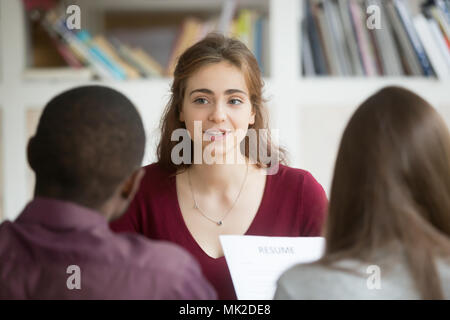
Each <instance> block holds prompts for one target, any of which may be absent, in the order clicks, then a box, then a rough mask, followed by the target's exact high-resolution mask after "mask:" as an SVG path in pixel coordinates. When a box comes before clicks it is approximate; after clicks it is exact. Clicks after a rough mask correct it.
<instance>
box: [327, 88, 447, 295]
mask: <svg viewBox="0 0 450 320" xmlns="http://www.w3.org/2000/svg"><path fill="white" fill-rule="evenodd" d="M325 237H326V250H325V255H324V257H323V258H322V259H321V260H320V261H319V263H325V264H330V263H332V262H336V261H337V260H340V259H343V258H356V259H359V260H361V261H369V260H370V259H372V258H373V257H374V255H375V253H376V252H377V251H378V249H381V248H384V247H385V246H389V245H390V244H392V243H397V244H400V246H401V248H402V249H403V252H404V254H405V256H406V261H407V264H408V267H409V270H410V272H411V276H412V278H413V279H414V282H415V284H416V287H417V289H418V290H419V292H420V294H421V297H422V298H424V299H440V298H443V293H442V289H441V285H440V281H439V276H438V272H437V269H436V263H435V257H438V256H440V257H449V255H450V134H449V131H448V128H447V126H446V124H445V123H444V121H443V120H442V118H441V117H440V116H439V114H438V113H437V112H436V111H435V110H434V109H433V107H431V106H430V104H429V103H428V102H426V101H425V100H424V99H422V98H421V97H419V96H418V95H416V94H414V93H413V92H411V91H408V90H406V89H402V88H398V87H388V88H385V89H382V90H381V91H379V92H377V93H376V94H375V95H373V96H371V97H370V98H369V99H367V100H366V101H365V102H364V103H363V104H362V105H361V106H360V107H359V108H358V109H357V111H356V112H355V113H354V115H353V116H352V118H351V120H350V122H349V123H348V125H347V127H346V129H345V131H344V134H343V137H342V140H341V144H340V148H339V152H338V156H337V159H336V165H335V171H334V177H333V182H332V187H331V194H330V203H329V214H328V220H327V223H326V228H325Z"/></svg>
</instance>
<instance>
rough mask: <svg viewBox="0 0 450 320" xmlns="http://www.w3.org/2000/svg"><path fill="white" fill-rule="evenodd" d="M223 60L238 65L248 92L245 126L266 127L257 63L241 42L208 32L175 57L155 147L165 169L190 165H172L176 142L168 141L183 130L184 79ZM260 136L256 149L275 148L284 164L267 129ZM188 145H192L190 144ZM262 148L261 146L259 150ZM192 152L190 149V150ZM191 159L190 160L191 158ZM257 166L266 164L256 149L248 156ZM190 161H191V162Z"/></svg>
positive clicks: (245, 144) (283, 156)
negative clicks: (250, 114) (251, 115)
mask: <svg viewBox="0 0 450 320" xmlns="http://www.w3.org/2000/svg"><path fill="white" fill-rule="evenodd" d="M222 61H226V62H229V63H231V64H232V65H233V66H235V67H237V68H239V69H240V70H241V71H242V73H243V74H244V77H245V81H246V84H247V87H248V90H249V94H250V102H251V105H252V108H253V111H254V112H255V113H256V115H255V123H254V124H253V125H250V126H249V128H252V129H255V130H257V132H259V129H268V116H267V109H266V107H265V102H266V101H265V100H264V99H263V95H262V91H263V87H264V82H263V79H262V77H261V71H260V69H259V66H258V62H257V60H256V59H255V57H254V55H253V54H252V53H251V52H250V50H249V49H248V48H247V47H246V46H245V44H243V43H242V42H241V41H239V40H236V39H233V38H228V37H225V36H223V35H221V34H216V33H210V34H208V35H207V36H206V37H205V38H204V39H203V40H201V41H199V42H197V43H196V44H194V45H193V46H191V47H190V48H188V49H187V50H186V51H185V52H184V53H183V54H182V55H181V56H180V58H179V60H178V63H177V66H176V68H175V71H174V80H173V83H172V87H171V96H170V100H169V102H168V104H167V105H166V108H165V111H164V113H163V117H162V119H161V123H160V129H161V137H160V141H159V144H158V148H157V156H158V163H159V164H160V165H161V167H163V168H164V169H166V170H168V171H177V170H179V169H186V168H188V167H189V166H190V164H185V163H181V164H174V163H173V161H172V159H171V153H172V149H173V148H174V146H175V145H176V144H177V143H178V142H177V141H172V140H171V135H172V133H173V132H174V131H175V130H177V129H180V128H183V129H186V126H185V124H184V122H181V121H180V120H179V115H180V111H181V108H182V105H183V98H184V94H185V91H186V85H187V80H188V79H189V77H191V76H192V75H193V74H194V73H195V72H196V71H198V70H199V69H200V68H201V67H203V66H205V65H208V64H212V63H219V62H222ZM266 131H267V132H266V135H265V136H263V139H261V140H260V139H257V140H258V141H257V144H258V145H257V149H256V150H258V151H259V150H260V148H265V150H267V151H266V155H267V156H268V157H270V158H271V159H273V158H275V157H273V156H274V155H273V154H272V152H274V150H276V151H275V152H277V155H276V159H278V161H279V163H286V162H287V159H286V151H285V150H284V149H283V148H280V147H279V146H275V145H274V144H273V141H272V138H271V135H270V132H269V131H268V130H266ZM191 147H193V144H192V143H191ZM249 148H250V147H249V137H248V135H247V136H246V137H245V139H244V140H243V141H242V143H241V152H242V153H243V154H244V155H245V156H247V157H250V156H252V155H253V153H251V152H250V151H249ZM263 150H264V149H263ZM191 154H193V152H192V153H191ZM191 160H193V159H191ZM252 160H253V161H254V162H255V163H256V165H257V166H258V167H260V168H261V167H267V164H265V163H263V162H262V161H261V159H260V152H256V159H252ZM191 163H192V161H191Z"/></svg>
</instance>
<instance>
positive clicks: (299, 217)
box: [111, 163, 327, 299]
mask: <svg viewBox="0 0 450 320" xmlns="http://www.w3.org/2000/svg"><path fill="white" fill-rule="evenodd" d="M145 169H146V173H145V176H144V178H143V179H142V183H141V186H140V189H139V191H138V192H137V194H136V197H135V198H134V200H133V201H132V203H131V205H130V207H129V209H128V211H127V212H126V213H125V214H124V215H123V216H122V217H121V218H120V219H119V220H116V221H114V222H112V223H111V228H112V229H113V230H115V231H134V232H137V233H140V234H143V235H145V236H147V237H149V238H152V239H163V240H168V241H172V242H175V243H177V244H179V245H181V246H182V247H184V248H186V249H187V250H188V251H189V252H190V253H191V254H192V255H193V256H194V257H196V258H197V260H198V262H200V265H201V266H202V268H203V273H204V274H205V276H206V278H207V279H208V280H209V281H210V282H211V284H212V285H213V286H214V287H215V289H216V291H217V293H218V295H219V299H236V293H235V291H234V287H233V283H232V281H231V275H230V272H229V270H228V267H227V264H226V261H225V258H224V257H220V258H217V259H214V258H211V257H210V256H209V255H207V254H206V253H205V252H204V251H203V250H202V249H201V247H200V246H199V245H198V243H197V242H196V241H195V239H194V238H193V237H192V235H191V233H190V231H189V230H188V228H187V226H186V224H185V222H184V219H183V216H182V214H181V210H180V206H179V204H178V198H177V190H176V178H175V176H173V175H171V174H170V173H168V172H166V171H164V170H162V168H161V167H160V166H159V165H158V164H157V163H154V164H151V165H148V166H146V167H145ZM326 207H327V198H326V195H325V192H324V190H323V188H322V187H321V185H320V184H319V183H318V182H317V181H316V180H315V179H314V178H313V176H312V175H311V174H310V173H308V172H306V171H304V170H300V169H294V168H290V167H287V166H283V165H280V168H279V171H278V173H277V174H275V175H268V176H267V180H266V185H265V189H264V195H263V198H262V200H261V204H260V206H259V209H258V211H257V213H256V215H255V218H254V219H253V221H252V223H251V225H250V227H249V229H248V230H247V232H246V233H245V234H246V235H259V236H287V237H298V236H303V237H305V236H306V237H308V236H319V235H320V233H321V229H322V224H323V222H324V219H325V212H326Z"/></svg>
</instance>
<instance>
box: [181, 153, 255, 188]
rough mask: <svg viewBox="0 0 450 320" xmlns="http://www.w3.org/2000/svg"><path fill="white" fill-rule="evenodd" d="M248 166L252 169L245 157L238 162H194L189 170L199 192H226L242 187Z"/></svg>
mask: <svg viewBox="0 0 450 320" xmlns="http://www.w3.org/2000/svg"><path fill="white" fill-rule="evenodd" d="M247 166H249V168H248V170H249V171H250V169H251V167H252V166H251V165H249V164H248V159H247V158H245V157H244V158H243V160H242V161H239V162H238V163H236V164H211V165H209V164H193V165H191V166H190V167H189V169H188V170H190V172H189V174H190V178H191V181H192V183H193V184H194V185H195V186H196V188H195V189H196V190H198V191H197V192H201V193H209V192H214V191H217V190H223V191H225V192H226V191H227V190H230V189H235V188H240V187H241V185H242V183H243V182H242V181H243V180H244V177H245V175H246V174H247V173H246V171H247Z"/></svg>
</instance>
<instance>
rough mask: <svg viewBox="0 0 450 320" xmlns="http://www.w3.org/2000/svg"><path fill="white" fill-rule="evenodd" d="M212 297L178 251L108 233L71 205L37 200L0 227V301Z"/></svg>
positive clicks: (101, 222)
mask: <svg viewBox="0 0 450 320" xmlns="http://www.w3.org/2000/svg"><path fill="white" fill-rule="evenodd" d="M72 265H76V266H78V267H79V272H77V271H74V270H71V269H70V268H69V270H68V267H69V266H72ZM77 275H79V276H80V277H79V282H77V280H76V277H77ZM77 284H79V285H80V289H78V288H77V287H75V288H74V287H73V286H75V285H77ZM215 297H216V294H215V292H214V289H213V288H212V286H211V285H210V284H209V283H208V282H207V281H206V280H205V278H204V277H203V275H202V272H201V269H200V266H199V265H198V263H197V262H196V261H195V259H194V258H192V257H191V255H189V254H188V253H187V252H186V251H185V250H182V249H181V248H179V247H178V246H175V245H174V244H172V243H168V242H163V241H157V242H156V241H149V240H148V239H145V238H144V237H142V236H140V235H137V234H120V235H119V234H115V233H113V232H111V230H110V228H109V226H108V222H107V220H106V218H105V217H103V216H102V215H100V213H98V212H96V211H94V210H91V209H89V208H86V207H83V206H80V205H77V204H75V203H70V202H65V201H59V200H53V199H49V198H36V199H35V200H33V201H31V202H30V203H29V204H28V205H27V206H26V207H25V209H24V211H23V212H22V213H21V214H20V216H19V217H18V218H17V220H16V221H15V222H10V221H5V222H3V223H2V224H1V225H0V300H3V299H214V298H215Z"/></svg>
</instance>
